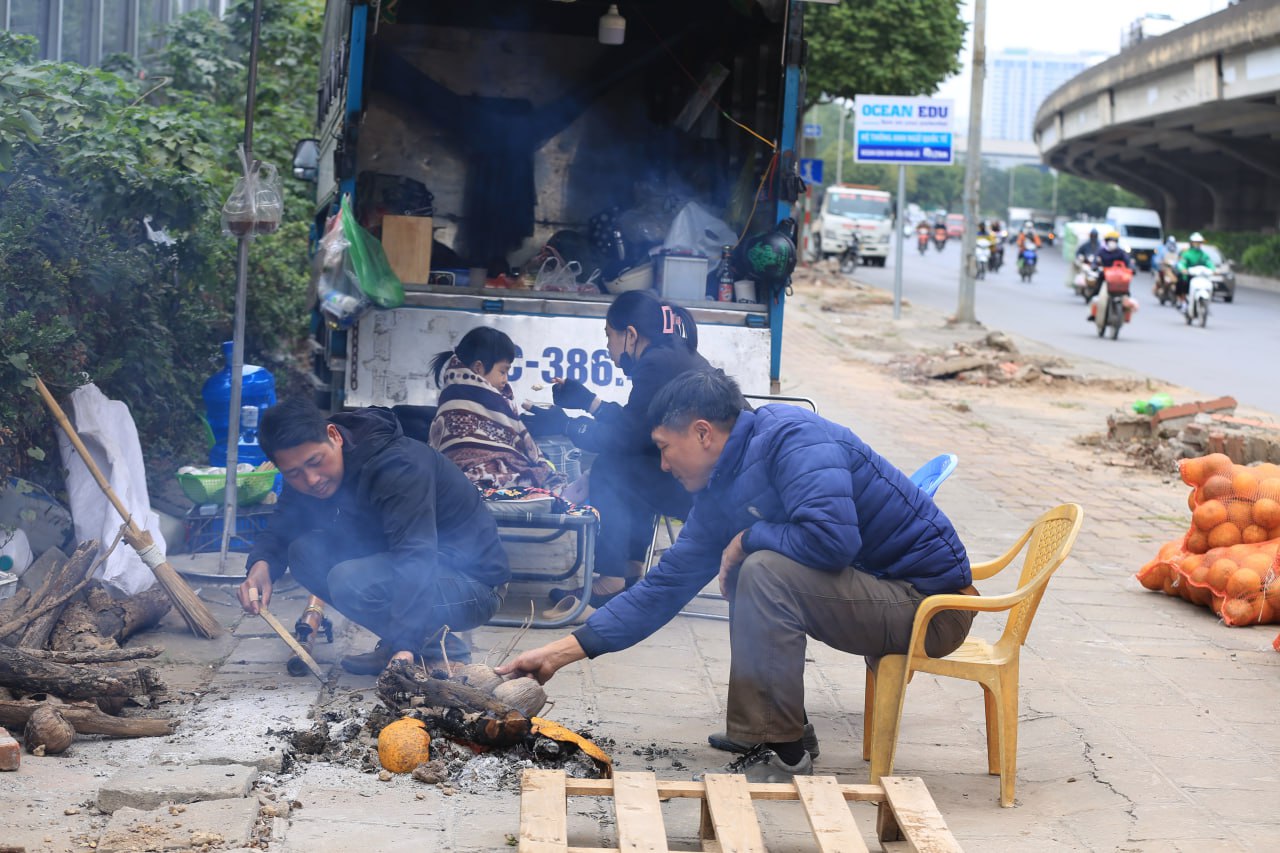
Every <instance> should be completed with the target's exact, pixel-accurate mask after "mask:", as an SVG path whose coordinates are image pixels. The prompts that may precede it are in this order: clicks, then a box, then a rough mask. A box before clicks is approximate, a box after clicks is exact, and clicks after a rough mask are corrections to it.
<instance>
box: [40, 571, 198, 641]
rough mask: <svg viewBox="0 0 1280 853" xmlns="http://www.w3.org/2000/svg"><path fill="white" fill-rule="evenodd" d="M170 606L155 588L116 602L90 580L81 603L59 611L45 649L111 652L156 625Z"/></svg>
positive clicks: (171, 603) (161, 593)
mask: <svg viewBox="0 0 1280 853" xmlns="http://www.w3.org/2000/svg"><path fill="white" fill-rule="evenodd" d="M172 607H173V602H172V601H170V600H169V596H167V595H166V594H165V592H164V589H163V588H162V587H160V586H158V585H157V586H153V587H151V588H150V589H147V590H144V591H142V592H140V593H138V594H137V595H131V596H129V597H128V598H122V599H118V600H117V599H116V598H114V597H113V596H112V595H111V593H110V592H109V591H107V589H106V588H105V587H104V586H103V585H102V584H101V583H100V582H98V581H94V582H93V583H92V584H91V585H90V586H89V588H88V589H87V590H86V592H85V595H84V599H83V600H76V601H72V602H71V603H69V604H68V605H67V606H66V609H65V610H63V612H62V618H60V619H59V620H58V622H57V624H56V625H55V626H54V628H53V633H52V636H51V637H50V638H49V648H51V649H54V650H57V651H89V650H94V649H115V648H118V647H119V646H120V644H121V643H123V642H124V641H125V640H127V639H128V638H129V637H131V636H133V635H134V634H136V633H138V632H140V631H145V630H147V629H149V628H152V627H154V626H155V625H157V624H159V622H160V620H161V619H163V618H164V616H165V614H166V613H168V612H169V610H170V609H171V608H172Z"/></svg>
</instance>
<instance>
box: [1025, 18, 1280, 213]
mask: <svg viewBox="0 0 1280 853" xmlns="http://www.w3.org/2000/svg"><path fill="white" fill-rule="evenodd" d="M1035 138H1036V144H1037V145H1038V146H1039V149H1040V154H1041V156H1042V157H1043V158H1044V160H1045V162H1046V163H1048V164H1049V165H1051V166H1053V167H1054V168H1056V169H1061V170H1062V171H1064V172H1068V173H1070V174H1074V175H1079V176H1081V177H1086V178H1096V179H1098V180H1103V181H1108V182H1112V183H1116V184H1119V185H1120V186H1122V187H1124V188H1125V189H1128V190H1130V191H1132V192H1134V193H1137V194H1138V195H1140V196H1142V197H1143V198H1145V199H1147V200H1148V202H1149V203H1150V204H1151V206H1152V207H1154V208H1155V209H1157V210H1159V211H1161V214H1162V218H1163V219H1164V222H1165V224H1166V227H1169V228H1177V229H1180V230H1186V229H1190V228H1220V229H1252V228H1266V227H1275V226H1277V225H1280V3H1278V2H1275V0H1242V2H1241V3H1240V4H1238V5H1236V6H1232V7H1230V8H1228V9H1225V10H1223V11H1222V12H1219V13H1217V14H1215V15H1210V16H1208V17H1206V18H1202V19H1201V20H1199V21H1195V22H1194V23H1191V24H1188V25H1187V26H1184V27H1181V28H1179V29H1177V30H1174V31H1173V32H1171V33H1169V34H1167V35H1164V36H1161V37H1159V38H1155V39H1151V40H1149V41H1143V42H1141V43H1139V44H1138V45H1136V46H1134V47H1132V48H1129V49H1127V50H1125V51H1123V52H1122V53H1120V54H1119V55H1117V56H1114V57H1112V58H1111V59H1108V60H1107V61H1105V62H1103V63H1100V64H1098V65H1095V66H1093V67H1092V68H1089V69H1088V70H1086V71H1085V72H1083V73H1081V74H1079V75H1078V76H1076V77H1073V78H1072V79H1071V80H1068V81H1067V82H1066V83H1065V84H1063V85H1062V86H1061V87H1059V88H1058V89H1057V90H1055V91H1054V92H1053V93H1052V94H1051V95H1050V96H1049V97H1048V98H1047V99H1046V100H1045V102H1044V103H1043V104H1042V105H1041V106H1040V110H1039V112H1038V113H1037V115H1036V122H1035Z"/></svg>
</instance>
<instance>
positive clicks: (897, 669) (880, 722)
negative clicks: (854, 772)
mask: <svg viewBox="0 0 1280 853" xmlns="http://www.w3.org/2000/svg"><path fill="white" fill-rule="evenodd" d="M906 670H907V656H906V655H885V656H884V657H882V658H880V663H879V665H878V666H877V667H876V674H875V681H876V686H875V696H874V699H873V701H872V712H871V722H870V723H868V724H867V725H868V726H870V727H871V729H872V732H871V781H872V782H879V781H880V777H881V776H888V775H890V774H892V773H893V756H894V753H895V752H897V749H898V726H899V723H900V722H901V720H902V701H903V699H904V698H905V697H906V689H907V679H906Z"/></svg>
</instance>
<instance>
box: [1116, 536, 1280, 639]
mask: <svg viewBox="0 0 1280 853" xmlns="http://www.w3.org/2000/svg"><path fill="white" fill-rule="evenodd" d="M1278 554H1280V540H1276V541H1271V542H1259V543H1256V544H1252V545H1244V544H1241V545H1232V546H1231V547H1229V548H1214V549H1212V550H1210V551H1209V552H1208V553H1206V554H1192V553H1190V552H1188V551H1187V550H1185V548H1184V547H1183V539H1182V538H1179V539H1174V540H1173V541H1172V542H1167V543H1165V544H1164V545H1163V546H1161V548H1160V552H1159V553H1158V554H1157V555H1156V558H1155V559H1154V560H1152V561H1151V562H1149V563H1147V564H1146V565H1145V566H1143V567H1142V568H1141V569H1140V570H1139V571H1138V582H1139V583H1141V584H1142V585H1143V586H1144V587H1146V588H1147V589H1152V590H1160V591H1161V592H1163V593H1164V594H1165V595H1174V596H1178V597H1180V598H1182V599H1185V600H1186V601H1190V602H1191V603H1192V604H1199V605H1201V606H1207V607H1210V608H1212V610H1213V612H1214V613H1216V614H1217V615H1218V616H1221V617H1222V621H1223V622H1225V623H1226V624H1227V625H1231V626H1237V625H1259V624H1264V623H1269V622H1280V557H1278V556H1277V555H1278Z"/></svg>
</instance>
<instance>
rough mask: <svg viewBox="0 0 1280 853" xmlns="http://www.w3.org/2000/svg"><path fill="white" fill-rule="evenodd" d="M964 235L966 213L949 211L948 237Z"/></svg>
mask: <svg viewBox="0 0 1280 853" xmlns="http://www.w3.org/2000/svg"><path fill="white" fill-rule="evenodd" d="M963 236H964V214H963V213H948V214H947V237H948V238H960V237H963Z"/></svg>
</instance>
